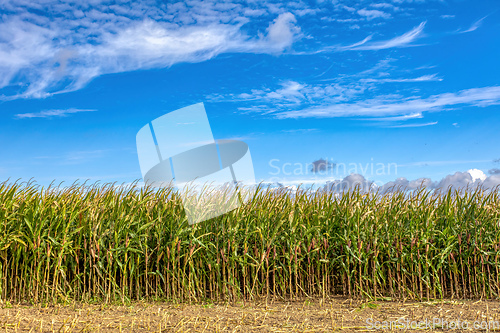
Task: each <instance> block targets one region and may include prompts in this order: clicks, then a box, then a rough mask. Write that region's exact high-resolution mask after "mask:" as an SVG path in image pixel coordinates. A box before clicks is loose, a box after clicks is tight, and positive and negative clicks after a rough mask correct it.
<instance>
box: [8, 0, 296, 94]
mask: <svg viewBox="0 0 500 333" xmlns="http://www.w3.org/2000/svg"><path fill="white" fill-rule="evenodd" d="M294 9H295V10H304V9H306V8H305V7H304V6H301V5H297V6H295V7H294ZM0 10H2V11H3V12H6V13H9V14H8V15H4V16H3V17H1V18H0V98H1V99H4V100H5V99H15V98H43V97H46V96H49V95H51V94H53V93H61V92H67V91H74V90H77V89H80V88H82V87H83V86H85V85H86V84H87V83H88V82H89V81H90V80H92V79H93V78H95V77H96V76H99V75H103V74H108V73H117V72H125V71H131V70H137V69H147V68H163V67H168V66H171V65H173V64H176V63H179V62H200V61H204V60H207V59H210V58H213V57H215V56H217V55H218V54H221V53H224V52H250V53H267V54H277V53H280V52H283V51H284V50H286V49H287V48H289V47H290V46H291V45H292V43H293V42H294V41H295V40H296V39H297V38H299V37H300V29H299V28H298V27H297V25H296V19H295V16H294V15H293V14H292V13H291V12H287V11H286V10H285V8H283V6H282V5H280V4H270V3H255V4H252V3H250V4H247V5H243V4H241V3H229V2H227V3H221V2H217V1H192V2H191V3H190V4H189V5H187V4H186V3H182V2H178V3H174V4H169V5H165V4H158V3H156V2H153V1H148V0H146V1H144V2H131V3H121V4H120V5H109V4H105V3H99V2H96V3H94V4H93V5H92V6H90V5H89V4H87V3H85V2H83V3H74V4H68V3H63V2H56V1H51V0H47V1H45V2H43V3H29V2H26V3H24V4H19V3H17V4H15V3H11V2H2V3H0ZM252 10H253V12H252V13H250V14H255V11H259V13H261V14H262V13H264V14H265V15H266V16H265V18H264V19H267V20H268V22H271V23H268V28H267V30H264V31H260V32H258V33H256V34H255V35H252V36H249V35H248V34H247V33H246V32H245V29H244V28H243V25H244V24H245V23H247V22H249V21H250V20H251V19H252V17H253V16H252V15H249V16H245V15H246V14H248V13H249V11H252ZM260 20H261V21H260V22H262V19H260ZM273 20H274V21H273ZM264 27H265V25H264ZM2 88H8V89H2Z"/></svg>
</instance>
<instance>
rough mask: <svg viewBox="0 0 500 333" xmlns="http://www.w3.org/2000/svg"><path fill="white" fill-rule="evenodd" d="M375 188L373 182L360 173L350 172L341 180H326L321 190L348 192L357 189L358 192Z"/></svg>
mask: <svg viewBox="0 0 500 333" xmlns="http://www.w3.org/2000/svg"><path fill="white" fill-rule="evenodd" d="M375 188H376V186H375V183H374V182H372V181H369V180H367V179H366V178H365V177H364V176H362V175H360V174H355V173H353V174H350V175H349V176H347V177H345V178H344V179H342V180H334V181H331V182H327V183H326V184H325V186H324V187H323V190H325V191H329V192H335V193H342V192H349V191H355V190H359V191H360V192H369V191H372V190H374V189H375Z"/></svg>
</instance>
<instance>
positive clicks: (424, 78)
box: [362, 74, 443, 83]
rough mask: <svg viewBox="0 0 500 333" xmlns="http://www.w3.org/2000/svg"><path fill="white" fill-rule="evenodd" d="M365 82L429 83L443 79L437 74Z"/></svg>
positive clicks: (365, 80) (364, 80) (366, 80)
mask: <svg viewBox="0 0 500 333" xmlns="http://www.w3.org/2000/svg"><path fill="white" fill-rule="evenodd" d="M362 81H363V82H381V83H384V82H428V81H443V79H441V78H438V77H437V74H430V75H422V76H419V77H416V78H400V79H390V78H385V79H362Z"/></svg>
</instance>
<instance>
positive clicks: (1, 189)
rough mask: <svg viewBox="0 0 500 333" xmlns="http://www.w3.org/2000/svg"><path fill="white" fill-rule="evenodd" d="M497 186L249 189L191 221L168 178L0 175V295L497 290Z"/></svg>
mask: <svg viewBox="0 0 500 333" xmlns="http://www.w3.org/2000/svg"><path fill="white" fill-rule="evenodd" d="M499 255H500V200H499V191H498V190H496V191H492V192H485V191H482V190H480V189H478V190H476V191H474V192H468V193H461V194H459V193H456V192H452V191H449V192H447V193H442V194H438V193H431V192H428V191H426V190H423V189H422V190H417V191H414V192H411V193H402V192H396V193H394V194H387V195H381V194H377V193H372V194H362V193H360V192H358V191H352V192H349V193H345V194H342V195H339V196H336V195H334V194H332V193H326V192H310V191H301V190H299V191H298V192H297V193H296V194H295V195H292V194H291V193H290V192H288V191H287V190H270V189H263V188H259V190H258V191H257V193H256V195H255V197H254V198H253V199H252V200H251V201H250V202H249V203H248V204H246V205H243V206H242V207H240V208H238V209H236V210H234V211H232V212H230V213H227V214H225V215H223V216H220V217H217V218H214V219H211V220H209V221H205V222H201V223H198V224H195V225H193V226H190V225H189V224H188V223H187V219H186V217H185V215H184V212H183V208H182V202H181V200H180V198H179V197H178V196H177V195H176V194H175V192H174V191H173V190H172V189H170V188H163V189H160V190H155V189H152V188H138V187H134V186H133V185H132V186H128V187H117V186H113V185H112V184H104V185H98V184H93V185H90V186H88V185H85V184H83V185H76V184H75V185H73V186H71V187H68V188H51V187H49V188H46V189H44V188H40V187H37V186H35V185H33V184H32V183H27V184H26V183H2V184H0V301H3V302H6V301H11V302H12V301H26V300H28V301H31V302H35V303H45V302H56V301H68V300H78V301H87V302H93V301H98V302H114V301H120V302H123V303H128V302H130V301H131V300H135V299H143V298H148V299H170V300H178V301H185V300H193V301H206V300H212V301H213V300H229V301H234V300H238V299H251V298H255V297H267V296H275V297H282V298H286V299H289V298H295V297H303V296H320V297H326V296H331V295H347V296H350V297H363V298H369V299H373V300H376V299H378V298H382V297H391V298H396V299H397V298H411V299H420V300H422V299H431V298H433V299H435V298H443V297H449V296H452V297H455V298H495V297H498V295H499V294H500V271H499V268H500V266H499V263H500V261H499Z"/></svg>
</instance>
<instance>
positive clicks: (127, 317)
mask: <svg viewBox="0 0 500 333" xmlns="http://www.w3.org/2000/svg"><path fill="white" fill-rule="evenodd" d="M399 318H405V319H406V318H407V319H408V320H410V321H417V322H420V321H423V320H425V319H428V320H432V318H441V319H443V320H448V321H456V320H457V319H460V320H462V321H465V320H467V321H469V322H470V324H469V325H470V328H471V330H472V328H473V325H472V323H473V322H474V321H485V322H492V321H500V303H498V302H487V301H456V300H442V301H435V302H387V301H383V302H381V301H377V302H374V301H372V302H363V301H360V300H350V299H343V298H333V299H328V300H321V299H306V300H300V301H299V300H298V301H294V302H283V301H270V300H269V301H267V302H265V301H263V302H251V303H245V304H244V303H239V302H238V303H235V304H229V303H220V304H212V303H207V304H172V303H143V302H138V303H134V304H132V305H131V306H118V305H90V304H79V303H73V304H71V305H66V306H62V305H57V306H50V307H41V306H26V305H15V306H10V307H5V306H4V307H3V308H2V309H0V332H4V331H5V332H50V333H54V332H332V331H343V332H360V331H367V319H372V320H378V321H383V320H391V321H396V320H398V319H399ZM412 331H420V330H408V332H412ZM432 331H441V330H440V329H439V328H438V329H435V330H432ZM473 331H477V330H473Z"/></svg>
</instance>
